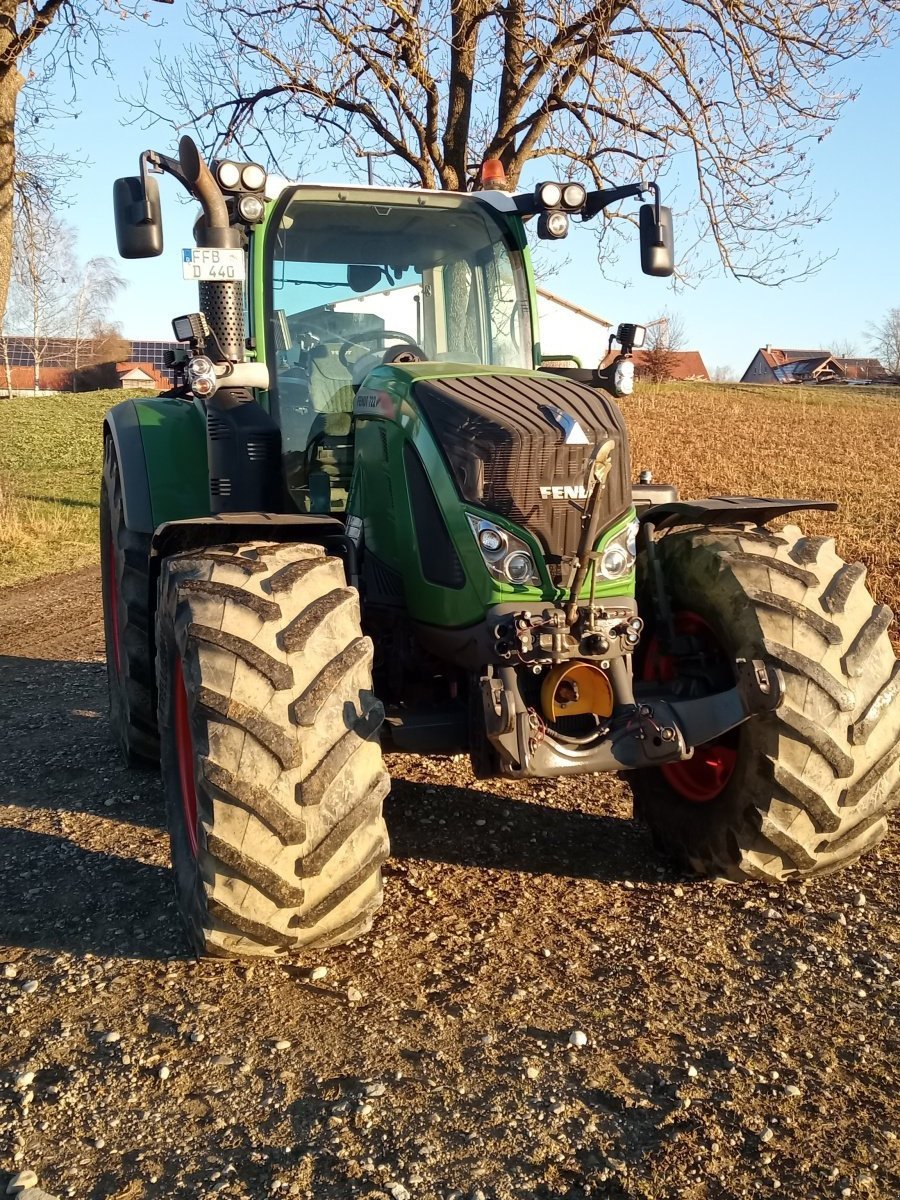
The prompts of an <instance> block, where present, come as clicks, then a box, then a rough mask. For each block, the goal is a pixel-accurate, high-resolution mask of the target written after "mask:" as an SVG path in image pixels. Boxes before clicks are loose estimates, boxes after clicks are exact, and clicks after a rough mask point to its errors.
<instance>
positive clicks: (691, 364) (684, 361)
mask: <svg viewBox="0 0 900 1200" xmlns="http://www.w3.org/2000/svg"><path fill="white" fill-rule="evenodd" d="M668 370H669V378H670V379H706V380H708V379H709V372H708V371H707V369H706V364H705V363H704V362H703V359H702V358H701V356H700V351H699V350H673V351H672V352H671V360H670V363H669V364H668ZM634 371H635V374H636V375H637V376H638V377H640V376H641V375H646V374H647V351H646V350H635V352H634Z"/></svg>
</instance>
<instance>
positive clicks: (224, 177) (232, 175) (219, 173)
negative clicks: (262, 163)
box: [216, 162, 241, 188]
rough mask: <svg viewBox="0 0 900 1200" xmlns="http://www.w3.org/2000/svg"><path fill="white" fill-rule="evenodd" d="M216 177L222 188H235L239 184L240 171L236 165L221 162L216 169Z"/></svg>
mask: <svg viewBox="0 0 900 1200" xmlns="http://www.w3.org/2000/svg"><path fill="white" fill-rule="evenodd" d="M216 177H217V179H218V180H219V183H221V185H222V187H223V188H236V187H238V186H239V185H240V182H241V169H240V167H239V166H238V165H237V163H233V162H221V163H219V165H218V166H217V167H216Z"/></svg>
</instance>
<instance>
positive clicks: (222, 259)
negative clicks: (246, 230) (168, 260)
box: [181, 246, 247, 283]
mask: <svg viewBox="0 0 900 1200" xmlns="http://www.w3.org/2000/svg"><path fill="white" fill-rule="evenodd" d="M181 270H182V274H183V275H184V278H185V279H193V280H200V281H201V282H204V283H238V282H240V281H241V280H243V279H246V277H247V270H246V266H245V261H244V252H243V250H239V249H237V248H234V247H231V248H226V249H221V250H214V249H211V248H207V247H201V246H193V247H192V248H191V249H189V250H182V252H181Z"/></svg>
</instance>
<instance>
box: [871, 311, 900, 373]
mask: <svg viewBox="0 0 900 1200" xmlns="http://www.w3.org/2000/svg"><path fill="white" fill-rule="evenodd" d="M866 333H867V336H868V339H869V345H870V346H871V347H872V352H873V353H874V355H875V357H876V358H878V359H879V360H880V362H881V365H882V366H883V367H884V369H885V370H886V371H887V372H888V374H890V375H900V308H890V309H888V311H887V312H886V313H885V314H884V316H883V317H882V318H881V320H880V321H878V322H877V323H876V324H873V325H870V326H869V327H868V329H867V331H866Z"/></svg>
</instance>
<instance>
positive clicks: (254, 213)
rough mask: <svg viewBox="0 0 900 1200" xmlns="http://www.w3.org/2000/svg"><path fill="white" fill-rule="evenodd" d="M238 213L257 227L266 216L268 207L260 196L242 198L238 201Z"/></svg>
mask: <svg viewBox="0 0 900 1200" xmlns="http://www.w3.org/2000/svg"><path fill="white" fill-rule="evenodd" d="M238 212H239V213H240V214H241V216H242V217H243V219H244V220H245V221H246V222H247V223H248V224H250V225H255V224H256V222H257V221H261V220H262V219H263V217H264V216H265V212H266V206H265V205H264V204H263V202H262V200H260V198H259V196H241V198H240V200H239V201H238Z"/></svg>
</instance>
